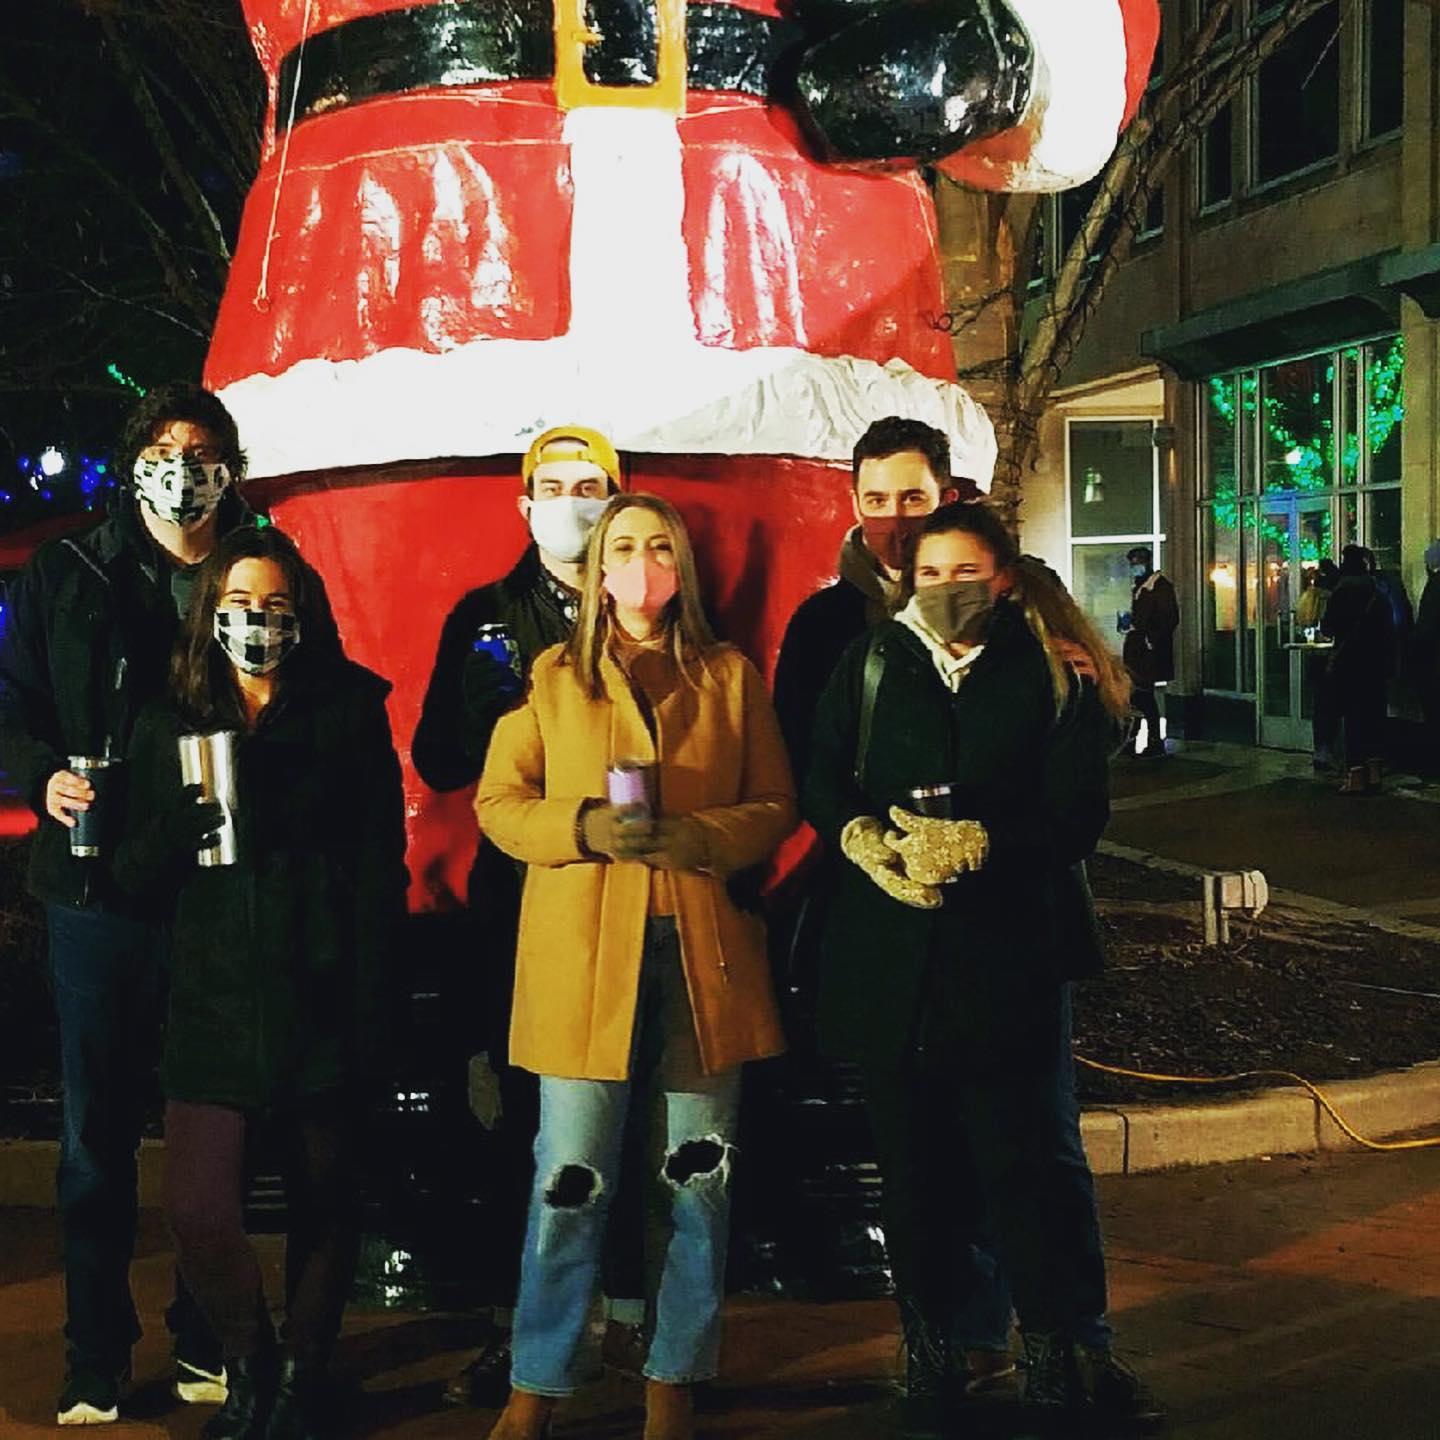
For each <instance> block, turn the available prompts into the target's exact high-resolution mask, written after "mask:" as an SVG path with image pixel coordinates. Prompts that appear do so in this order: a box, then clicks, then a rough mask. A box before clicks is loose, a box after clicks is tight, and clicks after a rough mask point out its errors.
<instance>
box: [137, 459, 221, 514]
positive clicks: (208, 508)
mask: <svg viewBox="0 0 1440 1440" xmlns="http://www.w3.org/2000/svg"><path fill="white" fill-rule="evenodd" d="M229 483H230V470H229V468H228V467H227V466H226V464H225V462H224V461H223V460H221V461H219V462H218V463H216V464H213V465H206V464H205V463H203V462H202V461H199V460H191V459H188V458H186V457H185V456H184V455H171V456H169V457H167V458H166V459H164V460H146V459H144V458H143V457H141V458H140V459H138V460H136V462H135V493H136V494H137V495H138V496H139V497H140V498H141V499H142V500H143V501H144V502H145V504H146V505H147V506H149V508H150V509H151V511H152V512H153V513H154V514H156V515H157V516H159V518H160V519H161V520H168V521H169V522H170V523H171V524H172V525H193V524H194V523H195V522H196V521H197V520H203V519H205V517H206V516H207V515H209V514H210V513H211V512H212V511H213V510H214V509H215V507H216V506H217V505H218V504H219V503H220V497H221V496H222V495H223V494H224V493H225V487H226V486H227V485H229Z"/></svg>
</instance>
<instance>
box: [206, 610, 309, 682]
mask: <svg viewBox="0 0 1440 1440" xmlns="http://www.w3.org/2000/svg"><path fill="white" fill-rule="evenodd" d="M215 638H216V639H217V640H218V641H219V642H220V648H221V649H222V650H224V652H225V653H226V654H227V655H228V656H229V657H230V660H231V662H232V663H233V664H234V665H235V666H236V667H237V668H238V669H241V670H243V671H245V673H246V674H247V675H268V674H269V673H270V672H271V671H272V670H273V669H275V667H276V666H277V665H279V663H280V662H281V661H282V660H283V659H284V658H285V657H286V656H287V655H288V654H289V653H290V652H291V651H292V650H293V649H294V648H295V647H296V646H297V645H298V644H299V643H300V621H299V619H298V618H297V617H296V616H294V615H286V614H285V613H284V612H282V611H278V610H217V611H216V612H215Z"/></svg>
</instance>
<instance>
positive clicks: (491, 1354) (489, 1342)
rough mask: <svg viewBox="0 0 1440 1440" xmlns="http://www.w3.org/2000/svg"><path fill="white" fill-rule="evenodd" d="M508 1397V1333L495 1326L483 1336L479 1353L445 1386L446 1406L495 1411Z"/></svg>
mask: <svg viewBox="0 0 1440 1440" xmlns="http://www.w3.org/2000/svg"><path fill="white" fill-rule="evenodd" d="M509 1398H510V1332H509V1331H508V1330H502V1329H500V1327H499V1326H496V1327H495V1329H493V1330H491V1332H490V1333H489V1334H488V1335H487V1336H486V1337H485V1342H484V1344H483V1345H481V1347H480V1352H479V1354H477V1355H476V1356H475V1358H474V1359H473V1360H472V1361H471V1362H470V1363H469V1364H468V1365H467V1366H466V1367H465V1368H464V1369H463V1370H462V1371H461V1372H460V1373H459V1374H458V1375H457V1376H456V1377H455V1378H454V1379H453V1380H451V1381H450V1383H449V1384H448V1385H446V1387H445V1392H444V1400H445V1403H446V1404H447V1405H469V1406H473V1407H474V1408H475V1409H477V1410H498V1409H499V1408H500V1407H501V1406H502V1405H504V1403H505V1402H506V1401H507V1400H508V1399H509Z"/></svg>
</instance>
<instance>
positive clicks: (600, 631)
mask: <svg viewBox="0 0 1440 1440" xmlns="http://www.w3.org/2000/svg"><path fill="white" fill-rule="evenodd" d="M626 510H648V511H650V513H651V514H652V515H658V516H659V517H660V521H661V523H662V524H663V525H664V527H665V533H666V535H667V536H668V537H669V540H670V548H671V550H672V552H673V553H674V556H675V576H676V579H677V580H678V581H679V588H678V589H677V590H676V592H675V595H674V598H673V599H671V600H670V601H668V602H667V603H666V606H665V609H664V611H663V612H662V613H661V617H660V620H661V624H662V625H664V627H665V631H666V635H667V638H668V640H669V646H670V651H671V653H672V654H673V655H674V657H675V663H676V666H677V668H678V669H679V671H680V674H681V676H682V677H683V678H684V679H685V680H686V681H688V682H689V683H690V684H692V685H693V684H694V683H695V677H694V675H693V674H692V673H691V670H692V667H693V666H694V665H695V664H697V663H698V664H699V665H700V666H701V668H702V669H703V668H704V659H705V652H706V651H707V650H709V649H711V648H712V647H713V646H714V645H715V643H716V641H715V634H714V632H713V631H712V630H711V629H710V622H709V621H708V620H707V619H706V618H705V611H704V608H703V607H702V606H701V604H700V582H699V579H698V578H697V576H696V573H695V552H694V551H693V550H692V549H691V548H690V536H689V535H688V534H687V533H686V530H685V522H684V521H683V520H682V519H681V518H680V512H679V511H678V510H676V508H675V507H674V506H673V505H672V504H670V502H669V501H668V500H662V499H661V498H660V497H659V496H658V495H649V494H646V493H645V492H644V491H634V492H630V493H626V494H623V495H612V496H611V497H610V503H609V504H608V505H606V507H605V509H604V510H603V511H602V512H601V515H600V519H599V520H598V521H597V522H596V525H595V528H594V529H593V530H592V531H591V532H590V544H589V546H588V548H587V549H586V551H585V583H584V585H583V586H582V587H581V589H580V613H579V615H578V616H577V617H576V620H575V628H574V630H572V631H571V632H570V639H569V640H568V641H566V643H565V662H564V663H566V664H567V665H573V666H574V667H575V670H576V673H577V674H578V676H579V679H580V683H581V684H582V685H583V686H584V687H585V690H586V691H587V693H588V694H589V695H590V696H591V698H592V699H595V700H599V699H602V698H603V697H604V694H605V680H604V677H603V676H602V675H601V673H600V659H601V657H602V656H603V655H604V654H605V649H606V646H608V645H609V643H610V631H611V626H612V624H613V613H614V612H613V609H612V606H611V603H610V596H609V594H608V593H607V591H606V590H605V587H604V585H603V583H602V579H603V570H604V564H603V558H604V555H605V537H606V536H607V535H608V534H609V533H610V527H611V525H612V524H613V523H614V522H615V519H616V517H617V516H619V515H622V514H624V512H625V511H626Z"/></svg>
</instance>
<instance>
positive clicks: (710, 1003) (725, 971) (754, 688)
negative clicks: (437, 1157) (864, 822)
mask: <svg viewBox="0 0 1440 1440" xmlns="http://www.w3.org/2000/svg"><path fill="white" fill-rule="evenodd" d="M562 654H563V651H562V647H560V646H555V647H554V648H552V649H550V650H546V651H545V652H544V653H543V654H541V655H540V656H539V657H537V659H536V661H535V664H534V666H533V668H532V670H531V672H530V688H529V692H528V694H527V696H526V699H525V703H524V705H522V706H521V707H520V708H519V709H516V710H513V711H511V712H510V713H509V714H508V715H506V716H505V717H504V718H503V719H502V720H501V721H500V723H499V724H498V725H497V726H496V728H495V733H494V736H493V738H492V739H491V742H490V749H489V753H488V756H487V758H486V762H485V773H484V774H483V775H482V776H481V777H480V786H479V789H478V790H477V792H476V796H475V813H476V814H477V816H478V817H479V820H480V826H481V829H483V830H484V832H485V833H486V834H487V835H488V836H489V837H490V839H491V840H493V841H494V842H495V844H496V845H498V846H499V847H500V849H502V850H503V851H505V852H506V854H508V855H512V856H514V857H515V859H517V860H521V861H524V862H525V864H526V865H527V866H528V867H529V868H528V870H527V873H526V879H525V892H524V898H523V900H522V902H521V907H520V942H519V951H518V954H517V956H516V973H515V1008H514V1014H513V1018H512V1020H511V1024H510V1060H511V1063H512V1064H514V1065H519V1066H522V1067H523V1068H524V1069H526V1070H532V1071H535V1072H536V1073H537V1074H540V1075H561V1076H567V1077H570V1078H575V1079H587V1080H623V1079H625V1078H627V1074H628V1070H629V1063H630V1036H631V1031H632V1029H633V1026H634V1021H635V997H636V992H637V989H638V985H639V978H640V958H641V949H642V947H643V944H644V936H645V920H646V916H647V914H648V911H649V904H650V875H651V871H650V869H649V867H647V866H645V865H643V864H641V863H639V862H638V861H615V862H605V861H597V860H593V859H590V858H587V857H586V856H584V855H582V853H581V851H580V848H579V845H578V842H577V837H576V820H577V817H578V814H579V810H580V805H581V802H582V801H584V800H586V799H592V798H596V797H603V796H604V795H605V772H606V770H607V768H608V767H609V766H610V764H611V763H612V762H613V761H615V760H620V759H623V760H632V759H633V760H645V761H650V762H658V764H659V769H660V810H661V813H662V814H664V815H672V816H680V815H688V816H691V817H692V818H693V819H695V820H697V821H699V822H700V823H701V824H702V825H703V826H704V828H705V831H706V839H707V841H708V843H709V865H708V867H707V870H708V872H710V873H705V874H697V873H693V872H689V871H682V872H675V873H672V876H671V878H672V880H673V891H674V901H675V919H676V925H677V928H678V931H679V936H680V950H681V955H682V957H683V961H684V965H685V978H686V982H687V984H688V986H689V990H690V1003H691V1008H692V1010H693V1012H694V1015H695V1032H696V1038H697V1040H698V1041H699V1046H700V1059H701V1063H702V1064H703V1065H704V1067H705V1070H706V1072H707V1073H709V1074H715V1073H717V1072H719V1071H722V1070H729V1069H732V1068H733V1067H734V1066H736V1065H739V1064H741V1063H742V1062H743V1061H746V1060H756V1059H760V1058H762V1057H764V1056H767V1055H776V1054H779V1052H780V1051H781V1050H783V1049H784V1037H783V1036H782V1034H781V1030H780V1018H779V1014H778V1012H777V1009H776V1005H775V993H774V988H773V986H772V984H771V979H770V967H769V962H768V959H767V957H766V952H765V927H764V924H763V923H762V921H761V920H760V918H759V917H758V916H756V915H751V914H747V913H744V912H742V911H740V910H738V909H736V907H735V906H734V905H733V904H732V903H731V901H730V897H729V895H728V894H727V893H726V889H725V883H724V880H725V876H727V875H729V874H730V873H732V872H733V871H736V870H742V869H744V868H745V867H746V866H749V865H754V864H757V863H758V862H760V861H762V860H764V859H765V858H766V857H767V856H769V855H770V853H771V852H772V851H773V850H774V849H775V847H776V846H777V845H778V844H779V843H780V841H781V840H783V839H784V838H785V836H786V835H787V834H789V832H790V831H791V830H792V829H793V828H794V826H795V821H796V810H795V789H794V785H793V783H792V781H791V778H790V767H789V762H788V761H787V759H786V754H785V747H784V743H783V742H782V740H781V738H780V727H779V725H778V723H777V722H776V719H775V712H774V710H773V708H772V707H771V704H770V697H769V695H768V694H767V693H766V690H765V683H764V681H763V680H762V679H761V678H760V675H759V673H758V672H757V671H756V669H755V667H754V666H753V665H751V663H750V662H749V661H748V660H747V659H745V657H744V656H743V655H741V654H740V652H739V651H738V650H734V649H732V648H731V647H729V646H717V647H716V648H715V649H713V650H711V651H710V652H709V653H708V654H707V655H706V657H705V664H704V669H703V670H701V669H700V667H699V666H698V664H697V665H694V666H692V672H693V674H694V678H695V679H696V680H697V682H698V683H697V684H696V685H694V686H692V685H689V684H686V683H685V681H684V680H681V681H680V683H679V684H677V685H676V687H675V689H674V690H673V692H672V693H671V694H670V695H669V696H668V697H667V698H666V699H665V700H663V701H662V702H661V704H660V705H659V706H658V707H657V708H656V712H655V717H654V718H655V727H656V735H657V739H655V740H652V739H651V736H650V731H649V729H648V727H647V726H646V724H645V720H644V718H643V716H642V715H641V712H640V707H639V705H638V704H637V703H636V701H635V698H634V696H633V694H632V693H631V690H630V686H629V684H628V682H627V681H626V679H625V677H624V675H623V673H622V672H621V670H620V668H619V666H618V665H617V664H616V663H615V662H614V660H613V659H611V658H610V657H609V656H608V655H607V656H606V657H605V659H604V660H603V662H602V675H603V678H604V681H605V688H606V692H607V693H606V698H605V699H602V700H594V699H591V698H590V696H589V695H587V694H586V693H585V690H584V688H583V687H582V685H581V683H580V679H579V677H578V675H577V673H576V671H575V670H574V668H573V667H571V666H568V665H564V664H562V663H561V658H562Z"/></svg>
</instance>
